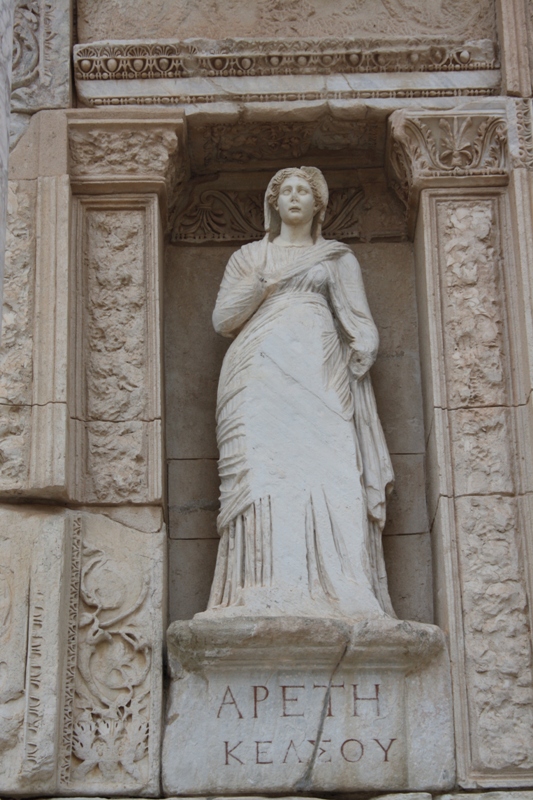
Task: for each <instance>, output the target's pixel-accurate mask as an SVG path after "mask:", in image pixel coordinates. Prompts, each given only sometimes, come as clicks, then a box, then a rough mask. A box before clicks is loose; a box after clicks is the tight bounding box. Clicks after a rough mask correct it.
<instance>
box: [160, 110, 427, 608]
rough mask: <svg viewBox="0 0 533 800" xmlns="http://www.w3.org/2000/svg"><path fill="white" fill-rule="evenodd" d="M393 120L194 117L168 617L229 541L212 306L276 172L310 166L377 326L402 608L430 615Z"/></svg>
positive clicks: (170, 379) (177, 333)
mask: <svg viewBox="0 0 533 800" xmlns="http://www.w3.org/2000/svg"><path fill="white" fill-rule="evenodd" d="M385 130H386V124H385V120H383V119H382V120H372V119H363V120H343V119H335V118H333V117H331V116H329V115H324V116H322V117H320V118H318V119H316V120H313V121H303V122H302V121H293V122H286V121H285V122H264V121H258V122H248V123H244V122H242V121H241V122H226V123H218V122H217V123H216V124H212V125H211V124H205V123H204V124H203V125H200V124H198V125H194V124H192V125H190V126H189V133H188V141H189V144H188V147H189V154H188V155H189V178H188V181H187V182H186V185H185V189H184V190H183V192H182V195H181V200H180V203H179V204H178V206H177V207H176V208H175V210H174V212H173V215H172V220H171V226H170V232H169V236H168V240H167V244H166V250H165V297H164V319H165V385H166V453H167V480H168V502H169V536H170V541H169V619H170V620H171V621H172V620H174V619H189V618H191V617H192V616H193V615H194V614H195V613H196V612H197V611H202V610H204V609H205V607H206V604H207V600H208V596H209V590H210V586H211V580H212V576H213V571H214V566H215V559H216V553H217V547H218V541H219V540H218V536H217V531H216V517H217V511H218V475H217V458H218V452H217V446H216V438H215V407H216V391H217V383H218V376H219V372H220V367H221V363H222V359H223V357H224V353H225V352H226V349H227V347H228V345H229V340H227V339H223V338H222V337H220V336H218V335H217V334H215V332H214V330H213V328H212V324H211V313H212V310H213V307H214V304H215V300H216V295H217V291H218V287H219V285H220V281H221V279H222V275H223V273H224V268H225V265H226V263H227V261H228V259H229V257H230V255H231V254H232V252H234V250H235V249H237V248H238V247H240V246H242V244H244V243H246V242H249V241H252V240H254V239H259V238H261V237H262V236H263V235H264V231H263V195H264V191H265V189H266V186H267V183H268V181H269V179H270V177H271V176H272V174H273V173H274V172H275V171H276V170H278V169H280V168H282V167H285V166H300V165H302V164H306V165H311V166H316V167H319V168H320V169H322V171H323V172H324V175H325V177H326V179H327V181H328V185H329V187H330V204H329V208H328V214H327V217H326V221H325V225H324V235H325V236H326V237H327V238H335V239H340V240H342V241H345V242H346V243H348V244H349V245H350V246H351V247H353V250H354V253H355V254H356V256H357V258H358V259H359V261H360V263H361V266H362V270H363V276H364V280H365V288H366V292H367V296H368V300H369V304H370V308H371V310H372V313H373V316H374V319H375V321H376V324H377V326H378V328H379V332H380V350H379V355H378V358H377V361H376V364H375V365H374V367H373V369H372V380H373V384H374V389H375V392H376V399H377V404H378V409H379V414H380V418H381V421H382V424H383V428H384V431H385V436H386V439H387V443H388V446H389V450H390V452H391V456H392V460H393V464H394V469H395V474H396V486H395V489H394V493H393V495H392V497H391V498H390V501H389V504H388V515H387V525H386V528H385V531H384V550H385V558H386V562H387V572H388V577H389V587H390V593H391V598H392V601H393V604H394V607H395V610H396V613H397V614H398V616H399V617H400V618H405V619H412V620H419V621H421V622H432V621H433V601H432V577H431V576H432V568H431V546H430V536H429V524H428V518H427V511H426V498H425V473H424V425H423V416H422V393H421V381H420V358H419V346H418V323H417V310H416V294H415V271H414V255H413V245H412V243H411V242H409V241H408V238H407V232H406V227H405V220H404V213H403V208H402V207H401V204H400V203H399V201H398V200H397V198H396V196H395V195H394V194H393V192H392V191H391V190H390V188H389V187H388V186H387V182H386V177H385V169H384V166H385Z"/></svg>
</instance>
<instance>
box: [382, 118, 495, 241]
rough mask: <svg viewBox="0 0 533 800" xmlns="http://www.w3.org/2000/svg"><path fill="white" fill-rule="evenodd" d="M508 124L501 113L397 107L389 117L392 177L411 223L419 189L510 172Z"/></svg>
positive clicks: (474, 182) (487, 181)
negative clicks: (435, 111)
mask: <svg viewBox="0 0 533 800" xmlns="http://www.w3.org/2000/svg"><path fill="white" fill-rule="evenodd" d="M508 162H509V158H508V151H507V124H506V120H505V119H504V117H502V116H501V115H500V114H494V115H489V114H486V113H481V112H480V113H474V112H470V113H464V112H461V113H457V112H443V113H439V114H435V113H425V112H414V111H405V110H400V111H395V112H394V113H393V114H392V116H391V118H390V122H389V142H388V169H389V176H390V181H391V184H392V186H393V187H394V189H395V190H396V192H397V193H398V195H399V196H400V198H401V200H402V201H403V203H404V204H405V206H406V208H407V213H408V218H409V227H410V229H411V231H412V230H413V228H414V224H415V221H416V214H417V211H418V200H419V196H420V192H421V190H422V189H425V188H431V187H438V186H450V187H453V186H457V185H458V184H457V181H460V185H461V186H484V185H485V186H486V185H489V186H494V185H501V184H506V183H507V181H508V176H509V163H508Z"/></svg>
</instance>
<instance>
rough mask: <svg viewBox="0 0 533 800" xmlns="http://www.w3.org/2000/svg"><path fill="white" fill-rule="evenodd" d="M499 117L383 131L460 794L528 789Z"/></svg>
mask: <svg viewBox="0 0 533 800" xmlns="http://www.w3.org/2000/svg"><path fill="white" fill-rule="evenodd" d="M506 118H507V113H506V108H505V106H504V107H503V108H499V107H498V106H496V107H495V108H492V109H490V110H486V109H485V110H480V111H477V110H474V109H469V110H468V111H463V110H458V111H455V112H443V113H440V114H434V113H433V114H432V113H429V112H422V111H421V112H417V111H412V112H401V113H398V112H396V113H395V114H393V115H392V117H391V123H390V136H391V140H390V154H391V158H390V164H391V170H392V180H393V182H394V183H395V185H396V186H397V188H398V190H399V192H400V194H401V196H402V197H403V198H404V201H405V202H406V205H407V208H408V214H409V219H410V227H411V230H412V231H413V232H414V235H415V251H416V260H417V294H418V305H419V323H420V330H421V354H422V372H423V386H424V402H425V409H424V414H425V427H426V443H427V445H426V461H427V474H428V506H429V509H428V510H429V516H430V520H431V525H432V540H433V549H434V557H435V568H434V569H435V607H436V614H437V621H438V623H439V624H440V625H441V627H443V629H444V630H445V631H446V632H447V635H448V637H449V646H450V655H451V661H452V678H453V684H454V706H455V728H456V746H457V764H458V779H459V784H460V785H461V786H463V787H465V788H476V787H487V788H500V787H506V788H513V787H520V786H527V785H530V784H531V781H532V778H533V761H532V760H531V756H530V753H531V748H532V746H533V739H532V734H531V730H532V723H533V718H532V716H531V714H532V712H531V703H532V700H533V674H532V664H531V655H530V653H531V620H530V611H529V609H530V608H531V572H532V565H533V562H532V560H531V556H532V554H531V552H530V545H529V539H530V534H529V527H530V523H529V521H528V520H529V519H530V512H529V496H530V492H531V475H532V466H533V464H532V459H531V436H532V431H533V427H532V420H531V416H530V412H529V410H528V407H529V402H530V400H529V398H530V388H529V383H530V378H529V375H530V369H529V363H528V356H527V355H526V353H527V352H528V351H529V352H531V351H530V348H529V341H530V339H529V336H530V334H529V331H530V329H531V322H530V319H529V316H530V310H528V309H529V308H530V304H529V303H528V297H529V296H530V277H529V261H528V260H526V259H527V258H528V255H529V252H530V248H531V232H530V229H531V211H530V206H528V203H529V199H528V197H529V195H528V192H524V188H527V187H524V186H523V185H522V184H523V183H524V176H521V175H515V174H514V173H513V172H512V170H511V168H512V166H513V164H512V162H511V159H510V153H509V150H510V148H509V145H508V141H507V138H508V137H507V122H506ZM511 151H512V148H511ZM519 183H520V184H521V185H520V188H518V184H519ZM506 184H509V187H508V189H506V188H505V185H506ZM528 191H529V190H528ZM525 206H528V208H527V209H526V208H525ZM528 214H529V217H528Z"/></svg>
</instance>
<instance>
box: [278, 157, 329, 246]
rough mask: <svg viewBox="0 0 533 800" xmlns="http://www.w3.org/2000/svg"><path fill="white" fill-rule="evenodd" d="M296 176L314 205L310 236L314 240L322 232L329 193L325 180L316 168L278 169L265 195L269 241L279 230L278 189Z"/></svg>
mask: <svg viewBox="0 0 533 800" xmlns="http://www.w3.org/2000/svg"><path fill="white" fill-rule="evenodd" d="M293 176H296V177H298V178H302V179H303V180H305V181H306V182H307V183H308V184H309V187H310V189H311V191H312V193H313V197H314V199H315V205H316V208H317V210H316V213H315V216H314V218H313V226H312V228H311V235H312V236H313V239H315V240H316V238H317V237H318V236H320V233H321V231H322V223H323V222H324V217H325V215H326V208H327V205H328V199H329V192H328V185H327V183H326V179H325V178H324V176H323V175H322V173H321V172H320V170H319V169H317V168H316V167H288V168H287V169H280V170H279V171H278V172H276V174H275V175H274V177H273V178H271V180H270V183H269V184H268V186H267V190H266V193H265V230H266V231H268V233H269V237H270V240H271V241H272V239H275V238H276V236H278V235H279V232H280V230H281V218H280V215H279V211H278V210H277V204H278V197H279V192H280V189H281V187H282V185H283V183H284V181H286V180H287V178H292V177H293Z"/></svg>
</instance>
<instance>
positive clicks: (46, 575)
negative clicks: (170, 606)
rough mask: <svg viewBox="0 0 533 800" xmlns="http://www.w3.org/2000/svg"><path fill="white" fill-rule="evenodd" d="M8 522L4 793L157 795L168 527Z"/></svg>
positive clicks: (0, 554)
mask: <svg viewBox="0 0 533 800" xmlns="http://www.w3.org/2000/svg"><path fill="white" fill-rule="evenodd" d="M141 516H143V515H142V510H141ZM0 523H1V524H0V531H1V532H0V792H1V793H2V794H9V795H20V794H24V795H38V794H39V793H42V792H46V793H47V794H57V793H59V794H63V795H65V794H68V793H72V794H78V795H79V794H87V795H95V794H98V793H102V794H106V795H107V796H110V795H117V794H118V795H123V794H125V793H129V794H138V795H142V796H146V795H149V796H152V795H154V794H155V795H158V793H159V748H160V722H161V708H162V636H163V629H164V622H165V619H164V617H165V613H164V608H165V597H166V570H165V553H166V547H165V544H166V543H165V531H164V528H163V529H162V530H160V531H159V532H151V533H141V532H139V531H138V530H134V529H132V528H131V527H128V526H126V525H123V524H120V523H118V522H115V521H113V520H111V519H109V518H108V517H107V516H104V515H103V514H98V513H88V512H83V511H69V510H65V509H61V508H56V507H52V506H37V505H35V506H11V507H9V506H1V507H0Z"/></svg>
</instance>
